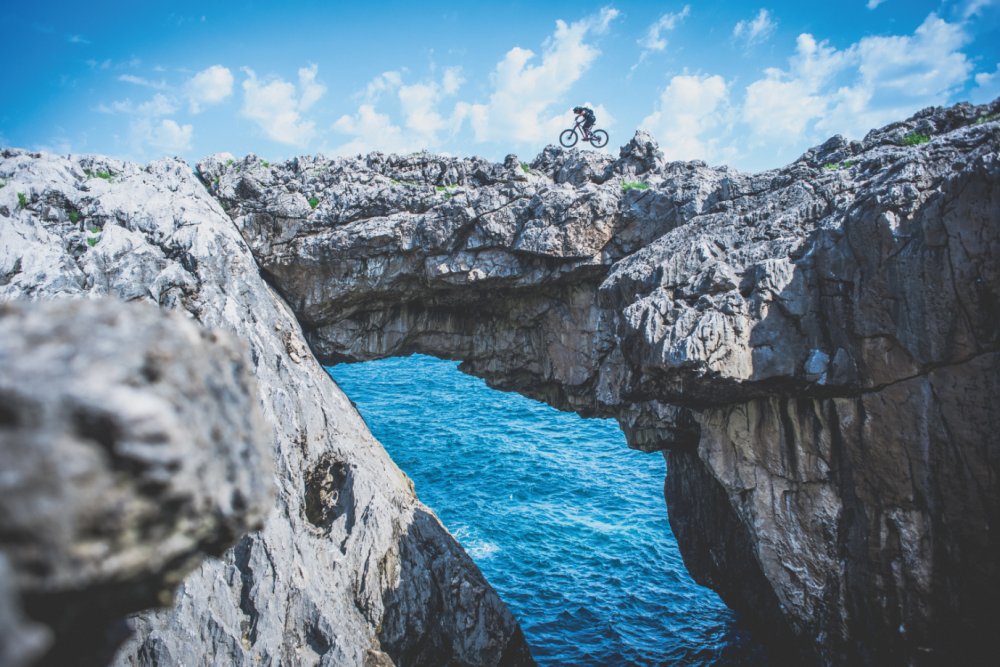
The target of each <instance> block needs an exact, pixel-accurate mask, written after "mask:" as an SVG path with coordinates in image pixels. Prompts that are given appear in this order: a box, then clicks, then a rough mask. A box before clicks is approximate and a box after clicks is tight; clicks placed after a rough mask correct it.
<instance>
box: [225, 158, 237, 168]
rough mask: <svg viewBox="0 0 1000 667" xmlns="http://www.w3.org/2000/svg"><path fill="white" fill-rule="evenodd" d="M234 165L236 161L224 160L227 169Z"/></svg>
mask: <svg viewBox="0 0 1000 667" xmlns="http://www.w3.org/2000/svg"><path fill="white" fill-rule="evenodd" d="M234 164H236V160H234V159H232V158H229V159H228V160H226V166H227V167H232V166H233V165H234Z"/></svg>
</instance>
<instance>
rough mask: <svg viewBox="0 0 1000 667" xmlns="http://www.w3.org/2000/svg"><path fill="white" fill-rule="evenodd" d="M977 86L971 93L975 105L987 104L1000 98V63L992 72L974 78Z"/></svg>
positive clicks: (981, 73)
mask: <svg viewBox="0 0 1000 667" xmlns="http://www.w3.org/2000/svg"><path fill="white" fill-rule="evenodd" d="M973 80H974V81H975V82H976V86H975V87H974V88H973V89H972V91H971V92H970V93H969V98H970V99H971V100H972V102H973V103H975V104H985V103H986V102H992V101H993V100H995V99H996V98H997V97H1000V63H997V66H996V68H995V69H994V70H993V71H992V72H979V73H978V74H976V76H975V77H974V78H973Z"/></svg>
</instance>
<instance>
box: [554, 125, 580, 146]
mask: <svg viewBox="0 0 1000 667" xmlns="http://www.w3.org/2000/svg"><path fill="white" fill-rule="evenodd" d="M578 139H579V137H577V136H576V130H572V129H570V130H563V131H562V134H560V135H559V143H561V144H562V145H563V146H565V147H566V148H572V147H573V146H576V142H577V140H578Z"/></svg>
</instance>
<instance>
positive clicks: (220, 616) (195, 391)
mask: <svg viewBox="0 0 1000 667" xmlns="http://www.w3.org/2000/svg"><path fill="white" fill-rule="evenodd" d="M0 184H2V187H0V303H3V304H4V305H2V306H0V308H2V309H0V362H2V363H0V397H2V398H3V400H2V401H0V403H2V405H0V460H2V470H3V473H2V476H0V484H2V485H3V486H2V488H3V493H2V494H0V508H2V513H0V551H2V554H3V557H0V624H2V625H0V628H2V629H3V636H2V637H0V658H2V662H3V664H5V665H7V664H25V663H26V662H27V661H30V660H31V659H33V657H37V656H38V655H39V654H40V652H42V651H45V650H48V651H49V652H48V654H47V658H45V660H46V661H47V662H48V663H49V664H91V663H93V664H103V663H105V662H106V661H107V660H106V658H107V653H108V651H110V650H112V649H113V647H114V646H115V645H116V644H117V643H120V642H121V641H122V640H123V639H125V633H124V632H123V631H122V625H121V623H120V622H118V621H119V620H120V618H121V616H122V615H123V614H125V613H127V612H131V611H134V610H136V609H140V608H144V607H150V606H152V605H155V604H163V603H169V602H170V601H171V600H170V593H171V592H172V590H173V588H174V587H175V586H176V584H177V581H178V579H179V578H180V575H181V574H183V573H184V572H187V571H188V570H190V569H191V568H192V567H195V566H197V567H196V569H195V570H194V571H193V572H192V573H191V574H189V575H188V576H187V577H186V578H185V579H184V580H183V583H182V584H181V585H180V587H179V588H178V589H177V591H176V597H175V599H174V601H173V606H172V608H168V609H163V610H160V611H150V612H147V613H144V614H141V615H139V616H136V617H134V618H133V619H132V621H131V623H132V626H133V628H134V634H133V636H132V637H131V638H129V639H127V640H126V641H125V643H124V644H123V645H122V648H121V649H120V650H119V652H118V654H117V657H116V658H115V662H116V664H122V665H125V664H144V665H152V664H189V665H196V664H217V665H250V664H254V665H257V664H265V665H279V664H282V665H285V664H336V665H348V664H350V665H361V664H366V665H385V664H392V663H395V664H396V665H412V664H455V665H491V664H492V665H496V664H501V663H503V664H528V663H530V662H531V658H530V655H529V653H528V651H527V647H526V644H525V642H524V639H523V636H522V634H521V632H520V629H519V628H518V626H517V624H516V622H515V621H514V619H513V618H512V617H511V615H510V613H509V612H508V611H507V609H506V607H505V606H504V605H503V603H502V602H501V601H500V600H499V599H498V598H497V596H496V594H495V593H494V592H493V590H492V589H491V588H490V587H489V585H488V584H487V583H486V582H485V580H484V579H483V578H482V576H481V574H480V573H479V571H478V569H477V568H476V567H475V565H474V564H473V563H472V561H471V559H470V558H469V557H468V556H467V555H466V554H465V553H464V552H463V551H462V549H461V548H460V547H459V546H458V544H457V543H456V542H455V541H454V539H452V537H451V536H450V535H449V534H448V533H447V531H446V530H445V529H444V528H443V527H442V526H441V524H440V523H439V522H438V521H437V519H436V518H435V517H434V516H433V514H431V513H430V512H429V511H428V510H427V509H426V508H425V507H424V506H423V505H421V504H420V502H419V501H418V500H417V499H416V497H415V496H414V493H413V489H412V485H411V483H410V481H409V480H408V479H407V478H406V476H405V475H404V474H403V473H402V472H401V471H399V470H398V469H397V468H396V466H395V465H394V464H393V463H392V461H391V460H389V458H388V456H387V455H386V454H385V452H384V450H383V449H382V447H381V446H380V445H379V443H378V442H376V441H375V440H374V439H373V438H372V436H371V434H370V433H369V432H368V429H367V428H366V427H365V425H364V422H363V421H362V419H361V418H360V416H359V415H358V413H357V412H356V410H355V409H354V407H353V406H352V405H351V403H350V401H349V400H348V399H347V398H346V397H345V396H344V395H343V394H342V393H341V392H340V391H339V389H338V388H337V387H336V385H334V383H333V382H332V381H331V380H330V378H329V377H328V376H327V374H326V373H325V371H324V370H323V369H322V367H320V366H319V364H318V363H317V362H316V360H315V358H314V357H313V355H312V354H311V353H310V351H309V349H308V347H307V345H306V342H305V340H304V339H303V337H302V333H301V329H300V326H299V324H298V323H297V321H296V319H295V317H294V315H293V313H292V312H291V311H290V310H289V308H288V307H287V306H286V305H285V303H284V302H283V301H282V300H281V299H280V298H279V297H277V296H276V295H275V294H274V292H273V291H272V290H271V289H270V288H269V287H268V285H267V284H266V283H265V282H264V281H263V280H262V278H261V275H260V271H259V269H258V266H257V264H256V262H255V260H254V258H253V256H252V255H251V253H250V251H249V248H248V247H247V244H246V242H245V241H244V240H243V239H242V238H241V236H240V234H239V232H238V230H237V229H236V227H235V226H234V225H233V223H232V221H231V220H230V218H229V217H228V216H226V214H225V213H224V212H223V210H222V209H221V208H220V206H219V204H218V202H217V201H216V200H215V199H213V198H212V197H211V196H210V195H209V193H208V192H207V191H206V189H205V187H204V186H203V185H202V183H201V182H200V181H199V180H198V178H197V177H196V176H195V175H194V173H193V172H192V171H191V168H190V167H189V166H188V165H187V164H185V163H184V162H181V161H179V160H163V161H159V162H154V163H152V164H151V165H149V166H147V167H142V166H138V165H135V164H129V163H123V162H119V161H115V160H110V159H105V158H90V157H69V158H60V157H55V156H50V155H42V154H31V153H25V152H22V151H11V150H6V151H3V152H2V153H0ZM98 296H112V297H115V298H116V299H117V300H119V301H125V302H148V303H150V304H155V305H157V306H159V307H161V308H163V309H166V310H170V311H175V312H176V313H178V314H181V315H183V316H184V317H185V318H187V319H190V320H192V322H184V321H178V320H179V319H182V318H179V317H177V316H175V317H173V318H172V319H171V320H170V321H169V322H167V323H163V322H161V321H160V320H158V319H157V318H156V317H153V316H151V315H150V314H149V311H148V307H147V309H146V310H139V311H135V308H138V306H139V305H141V304H131V309H129V310H125V309H124V307H123V306H117V308H116V307H115V305H114V304H112V305H107V306H104V307H103V309H100V308H98V310H96V311H92V310H90V309H88V308H86V307H85V305H86V304H73V303H70V304H65V303H63V301H64V300H65V299H67V298H70V299H73V300H76V301H80V300H89V299H91V298H93V297H98ZM14 300H28V301H32V302H49V301H53V302H55V303H53V304H51V306H50V307H45V306H46V304H45V303H40V304H31V303H22V302H15V301H14ZM133 311H134V312H133ZM154 314H155V309H154ZM196 325H197V327H196ZM200 328H208V329H211V330H213V331H217V332H219V333H213V334H207V333H198V331H201V329H200ZM206 340H207V341H208V342H205V341H206ZM215 340H217V341H221V342H216V343H212V342H211V341H215ZM203 348H209V349H203ZM15 362H16V363H15ZM249 374H252V375H253V376H254V379H255V382H250V381H249V378H248V377H245V376H247V375H249ZM254 406H256V408H257V409H259V412H260V415H261V417H256V416H255V409H254ZM261 447H263V450H261ZM265 453H266V454H265ZM272 470H273V473H272V472H271V471H272ZM272 490H273V492H274V501H273V502H272V501H271V500H270V498H271V493H272ZM262 520H263V524H264V525H263V528H262V529H261V530H259V531H256V532H252V533H249V534H244V533H245V531H246V530H248V529H252V528H254V527H256V526H258V525H259V524H260V523H261V522H262ZM236 539H238V542H237V543H236V544H235V546H233V547H232V548H230V549H228V550H226V551H225V552H224V554H222V558H221V559H218V560H215V559H211V560H206V561H204V562H201V561H202V560H204V558H205V556H206V555H214V554H219V553H220V552H222V551H223V550H224V549H225V547H227V546H228V545H229V544H230V543H231V542H232V541H233V540H236ZM199 563H201V564H200V565H199ZM38 622H41V623H42V624H44V626H42V627H40V626H39V623H38ZM46 626H47V627H46ZM22 630H24V632H22ZM15 633H17V634H15ZM53 636H54V638H55V642H54V643H51V640H52V637H53ZM47 646H48V649H46V647H47Z"/></svg>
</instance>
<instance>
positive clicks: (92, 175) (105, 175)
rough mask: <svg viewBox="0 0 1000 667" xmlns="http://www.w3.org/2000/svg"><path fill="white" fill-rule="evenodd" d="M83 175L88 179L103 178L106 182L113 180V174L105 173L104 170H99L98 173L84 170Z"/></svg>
mask: <svg viewBox="0 0 1000 667" xmlns="http://www.w3.org/2000/svg"><path fill="white" fill-rule="evenodd" d="M83 173H84V174H86V176H87V178H103V179H104V180H106V181H110V180H111V172H110V171H104V170H103V169H98V170H97V171H91V170H90V169H84V170H83Z"/></svg>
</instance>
